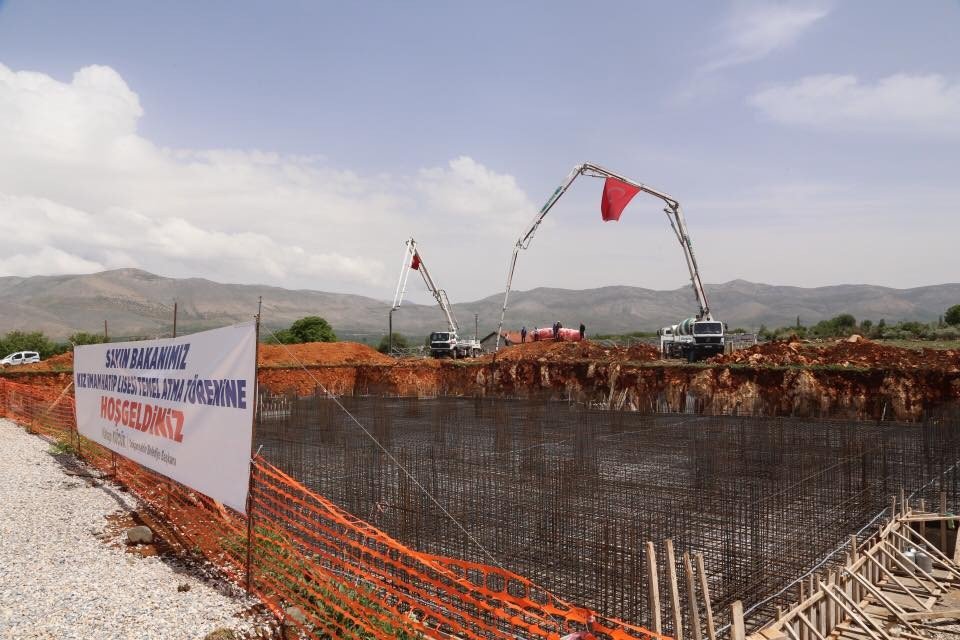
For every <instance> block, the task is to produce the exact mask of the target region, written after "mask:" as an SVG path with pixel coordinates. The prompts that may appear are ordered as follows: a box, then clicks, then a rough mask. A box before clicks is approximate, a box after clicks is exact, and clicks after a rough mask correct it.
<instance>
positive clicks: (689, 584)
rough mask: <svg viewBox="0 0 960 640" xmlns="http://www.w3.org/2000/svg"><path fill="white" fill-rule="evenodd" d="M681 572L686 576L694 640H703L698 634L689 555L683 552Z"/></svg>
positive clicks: (695, 589)
mask: <svg viewBox="0 0 960 640" xmlns="http://www.w3.org/2000/svg"><path fill="white" fill-rule="evenodd" d="M683 572H684V573H685V574H686V576H687V604H688V606H689V607H690V626H691V627H693V637H694V640H703V635H702V634H701V632H700V606H699V605H698V604H697V586H696V582H694V579H693V564H692V563H691V562H690V554H689V553H688V552H686V551H684V552H683Z"/></svg>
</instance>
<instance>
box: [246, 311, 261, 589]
mask: <svg viewBox="0 0 960 640" xmlns="http://www.w3.org/2000/svg"><path fill="white" fill-rule="evenodd" d="M262 308H263V296H260V297H259V298H258V299H257V317H256V338H255V342H254V347H253V411H252V413H251V419H250V423H251V424H250V477H249V479H248V483H247V595H249V594H251V593H253V482H254V473H256V465H257V461H256V453H255V452H254V447H255V446H256V442H257V405H258V403H259V398H260V376H259V375H258V374H259V367H260V364H259V362H260V312H261V309H262Z"/></svg>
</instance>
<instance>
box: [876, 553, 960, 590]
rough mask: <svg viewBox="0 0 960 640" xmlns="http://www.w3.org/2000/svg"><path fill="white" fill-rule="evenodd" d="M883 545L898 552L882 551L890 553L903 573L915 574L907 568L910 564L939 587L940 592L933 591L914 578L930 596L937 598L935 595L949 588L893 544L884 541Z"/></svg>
mask: <svg viewBox="0 0 960 640" xmlns="http://www.w3.org/2000/svg"><path fill="white" fill-rule="evenodd" d="M881 544H886V545H887V546H888V547H890V548H892V549H893V550H894V551H895V552H896V553H895V554H893V553H890V551H888V550H886V549H884V548H882V547H881V551H885V552H886V553H888V554H889V555H890V558H891V559H892V560H893V561H894V562H896V563H897V566H899V567H900V568H901V569H903V571H904V572H905V573H906V574H907V575H911V574H914V572H913V571H911V570H910V567H909V566H907V564H906V563H907V562H909V563H910V564H912V565H913V566H914V568H916V570H917V571H919V572H920V574H921V575H922V576H923V577H924V578H926V579H927V580H929V581H930V582H932V583H933V584H935V585H936V586H937V589H939V591H937V590H935V589H931V588H930V587H928V586H927V585H926V584H925V583H924V582H923V581H922V580H920V579H918V578H916V577H914V579H915V580H916V581H917V582H918V583H919V584H920V586H921V587H923V588H924V589H925V590H926V591H927V593H929V594H930V595H932V596H935V595H939V594H940V593H942V592H944V591H946V590H947V588H946V587H945V586H944V585H942V584H940V582H939V581H938V580H937V579H936V578H934V577H933V576H932V575H930V574H929V573H927V572H926V571H924V570H923V569H921V568H920V565H918V564H917V563H916V562H914V561H913V560H911V559H910V558H908V557H907V556H905V555H903V553H902V552H901V551H900V550H899V549H897V548H896V547H894V546H893V545H892V544H890V543H889V542H888V541H886V540H884V541H883V543H881ZM898 556H899V557H898ZM914 576H915V574H914Z"/></svg>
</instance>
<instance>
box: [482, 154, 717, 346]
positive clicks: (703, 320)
mask: <svg viewBox="0 0 960 640" xmlns="http://www.w3.org/2000/svg"><path fill="white" fill-rule="evenodd" d="M579 176H586V177H590V178H604V179H605V181H606V182H605V185H604V202H603V204H602V206H601V211H602V212H603V219H604V220H618V219H619V218H620V211H622V210H623V207H625V206H626V205H627V203H628V202H629V201H630V199H631V198H633V196H634V195H636V194H637V193H640V192H643V193H646V194H648V195H651V196H654V197H656V198H659V199H660V200H662V201H663V202H664V204H665V205H666V206H665V207H664V209H663V211H664V213H666V214H667V219H668V220H669V221H670V227H671V228H672V229H673V232H674V234H675V235H676V237H677V240H679V242H680V246H681V247H682V249H683V257H684V259H685V260H686V263H687V269H688V270H689V271H690V284H691V286H692V287H693V293H694V295H695V296H696V298H697V302H698V304H699V305H700V312H699V313H698V314H697V315H696V317H693V318H687V319H686V320H683V321H681V322H680V323H678V324H675V325H673V326H670V327H665V328H663V329H660V330H659V331H658V332H657V333H658V334H659V335H660V350H661V353H662V355H663V356H664V357H666V358H685V359H686V360H688V361H689V362H694V361H696V360H702V359H704V358H707V357H710V356H712V355H715V354H718V353H723V350H724V325H723V323H722V322H719V321H717V320H715V319H714V317H713V315H712V314H711V313H710V305H709V303H708V302H707V294H706V293H705V292H704V290H703V282H702V280H701V278H700V269H699V268H698V267H697V259H696V256H695V255H694V253H693V243H692V242H691V240H690V234H689V233H687V223H686V221H685V220H684V218H683V211H682V210H681V209H680V203H679V202H678V201H677V200H676V199H675V198H673V197H672V196H669V195H667V194H666V193H663V192H662V191H657V190H656V189H653V188H651V187H648V186H646V185H644V184H641V183H639V182H636V181H634V180H631V179H630V178H626V177H624V176H621V175H618V174H616V173H613V172H612V171H609V170H608V169H604V168H603V167H601V166H599V165H595V164H590V163H584V164H580V165H577V166H576V167H574V168H573V171H571V172H570V173H569V174H568V175H567V179H566V180H565V181H564V182H563V183H562V184H561V185H560V186H559V187H557V188H556V189H555V190H554V192H553V193H552V194H551V195H550V197H549V198H548V199H547V202H546V203H545V204H544V205H543V207H542V208H541V209H540V211H539V213H537V215H536V216H535V217H534V219H533V221H532V222H531V223H530V224H529V225H528V226H527V227H526V229H525V230H524V232H523V234H522V235H521V236H520V237H519V238H518V239H517V241H516V243H515V244H514V247H513V256H512V258H511V260H510V268H509V270H508V272H507V287H506V291H505V292H504V294H503V308H502V309H501V311H500V326H499V327H498V329H497V348H498V349H499V348H500V335H501V332H502V330H503V319H504V316H505V314H506V312H507V301H508V300H509V298H510V289H511V287H512V285H513V274H514V271H515V270H516V267H517V258H518V257H519V255H520V250H521V249H527V248H528V247H529V246H530V241H531V240H532V239H533V236H534V234H535V233H536V232H537V229H538V228H539V227H540V224H541V223H542V222H543V219H544V218H545V217H546V215H547V213H548V212H549V211H550V209H551V208H553V205H555V204H556V203H557V201H558V200H559V199H560V197H561V196H562V195H563V194H564V193H566V192H567V190H568V189H569V188H570V186H571V185H572V184H573V182H574V180H576V179H577V178H578V177H579ZM608 188H610V191H611V194H612V196H611V200H617V202H616V203H615V204H614V205H612V206H614V208H616V209H617V211H616V212H615V213H614V214H613V215H611V216H610V217H608V215H607V211H606V210H604V207H607V206H611V205H610V201H608V200H607V189H608Z"/></svg>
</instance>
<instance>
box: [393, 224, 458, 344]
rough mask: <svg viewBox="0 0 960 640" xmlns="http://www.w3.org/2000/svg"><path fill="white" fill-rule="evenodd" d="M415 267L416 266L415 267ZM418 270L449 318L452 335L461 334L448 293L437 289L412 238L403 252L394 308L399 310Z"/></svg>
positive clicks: (448, 325)
mask: <svg viewBox="0 0 960 640" xmlns="http://www.w3.org/2000/svg"><path fill="white" fill-rule="evenodd" d="M414 265H415V266H414ZM414 269H416V270H417V271H419V272H420V275H421V276H423V282H424V283H425V284H426V285H427V289H428V290H429V291H430V294H431V295H433V299H434V300H436V301H437V304H438V305H440V310H441V311H443V315H444V316H446V318H447V328H448V330H449V331H450V332H451V333H459V331H460V327H459V326H458V325H457V319H456V317H454V315H453V308H452V307H451V306H450V300H449V299H448V298H447V292H446V291H444V290H443V289H440V288H439V287H437V285H436V283H434V281H433V277H432V276H431V275H430V271H428V270H427V265H426V264H425V263H424V262H423V256H422V255H420V250H419V249H418V248H417V241H416V240H414V239H413V238H410V239H409V240H407V242H406V246H405V248H404V250H403V262H401V264H400V279H399V280H398V281H397V290H396V292H395V293H394V294H393V308H394V309H399V308H400V304H401V303H402V302H403V296H404V295H406V293H407V279H408V278H409V277H410V272H411V271H413V270H414Z"/></svg>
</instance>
